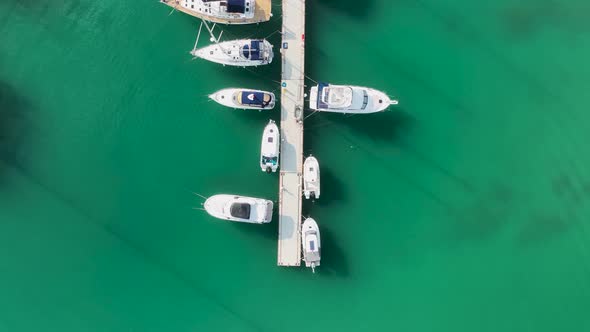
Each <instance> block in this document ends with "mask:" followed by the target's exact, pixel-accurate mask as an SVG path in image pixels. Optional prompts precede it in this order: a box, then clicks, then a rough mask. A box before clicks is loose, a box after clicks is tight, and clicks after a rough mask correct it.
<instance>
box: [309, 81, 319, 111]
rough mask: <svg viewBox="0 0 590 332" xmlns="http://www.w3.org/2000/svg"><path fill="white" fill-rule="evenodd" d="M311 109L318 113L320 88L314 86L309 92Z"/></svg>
mask: <svg viewBox="0 0 590 332" xmlns="http://www.w3.org/2000/svg"><path fill="white" fill-rule="evenodd" d="M309 108H310V109H312V110H314V111H317V109H318V86H317V85H316V86H313V87H311V89H310V90H309Z"/></svg>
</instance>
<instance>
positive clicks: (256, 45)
mask: <svg viewBox="0 0 590 332" xmlns="http://www.w3.org/2000/svg"><path fill="white" fill-rule="evenodd" d="M260 44H262V41H261V40H252V41H250V45H244V48H243V49H242V54H243V55H244V57H245V58H246V59H250V60H262V57H261V53H260Z"/></svg>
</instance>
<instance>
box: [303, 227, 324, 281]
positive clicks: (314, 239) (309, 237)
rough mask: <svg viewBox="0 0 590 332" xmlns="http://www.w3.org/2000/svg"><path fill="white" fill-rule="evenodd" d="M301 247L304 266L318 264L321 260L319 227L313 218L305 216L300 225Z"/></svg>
mask: <svg viewBox="0 0 590 332" xmlns="http://www.w3.org/2000/svg"><path fill="white" fill-rule="evenodd" d="M301 236H302V241H301V247H302V251H303V261H304V262H305V266H306V267H311V268H312V270H313V271H314V272H315V268H316V267H317V266H320V261H321V242H320V229H319V227H318V224H317V223H316V221H315V220H314V219H313V218H307V219H305V221H304V222H303V224H302V225H301Z"/></svg>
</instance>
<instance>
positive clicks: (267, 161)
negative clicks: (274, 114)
mask: <svg viewBox="0 0 590 332" xmlns="http://www.w3.org/2000/svg"><path fill="white" fill-rule="evenodd" d="M280 140H281V134H280V131H279V127H278V126H277V124H276V123H275V122H274V121H273V120H270V121H269V122H268V124H267V125H266V127H264V132H263V133H262V143H261V145H260V168H261V169H262V171H263V172H267V173H270V172H271V171H272V172H276V171H277V169H278V168H279V153H280V142H281V141H280Z"/></svg>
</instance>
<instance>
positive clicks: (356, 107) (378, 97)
mask: <svg viewBox="0 0 590 332" xmlns="http://www.w3.org/2000/svg"><path fill="white" fill-rule="evenodd" d="M332 86H333V87H343V86H338V85H328V87H332ZM346 87H349V88H351V89H352V90H353V91H354V93H353V95H354V96H355V97H353V98H354V100H353V101H352V102H351V105H350V106H348V107H329V106H328V105H326V104H323V103H321V102H318V100H319V99H320V98H321V96H320V95H319V94H320V93H321V91H320V90H321V89H320V88H319V86H314V87H312V88H311V90H310V93H309V95H310V99H309V108H310V109H312V110H314V111H320V112H332V113H345V114H370V113H377V112H382V111H385V110H386V109H387V108H388V107H389V106H390V105H397V104H398V101H397V100H394V99H391V98H389V96H387V94H385V93H384V92H381V91H379V90H375V89H372V88H367V87H362V86H352V85H350V86H346ZM365 96H366V99H365Z"/></svg>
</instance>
